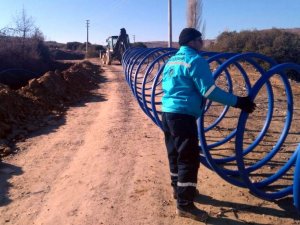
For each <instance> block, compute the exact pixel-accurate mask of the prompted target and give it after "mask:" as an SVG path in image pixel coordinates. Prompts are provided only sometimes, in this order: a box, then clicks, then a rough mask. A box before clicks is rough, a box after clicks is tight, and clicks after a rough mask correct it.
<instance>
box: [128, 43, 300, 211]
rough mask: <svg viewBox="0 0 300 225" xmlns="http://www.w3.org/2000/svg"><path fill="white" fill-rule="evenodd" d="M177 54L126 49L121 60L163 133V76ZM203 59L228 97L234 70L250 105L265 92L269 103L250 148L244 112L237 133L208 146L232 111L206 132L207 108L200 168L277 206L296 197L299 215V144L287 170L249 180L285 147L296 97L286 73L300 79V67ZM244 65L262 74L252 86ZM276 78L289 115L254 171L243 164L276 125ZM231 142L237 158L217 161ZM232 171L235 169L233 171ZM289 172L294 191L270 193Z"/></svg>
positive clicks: (254, 58)
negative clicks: (218, 149)
mask: <svg viewBox="0 0 300 225" xmlns="http://www.w3.org/2000/svg"><path fill="white" fill-rule="evenodd" d="M176 52H177V49H171V48H132V49H128V50H127V51H126V52H125V53H124V55H123V60H122V65H123V69H124V73H125V78H126V81H127V83H128V85H129V86H130V88H131V90H132V93H133V95H134V96H135V98H136V99H137V101H138V104H139V106H140V107H141V109H142V110H143V111H144V113H145V114H146V115H147V116H148V117H149V118H150V119H151V120H152V121H153V122H154V123H155V124H156V125H157V126H158V127H160V128H162V123H161V117H160V115H161V111H160V107H161V97H162V94H163V91H162V88H161V81H162V71H163V68H164V65H165V63H166V62H167V60H168V59H169V58H170V57H171V56H172V55H174V54H175V53H176ZM199 54H201V55H202V57H204V58H205V59H206V60H207V62H208V63H209V64H216V65H217V69H216V70H215V71H214V72H213V76H214V79H215V80H217V79H218V78H219V77H220V76H221V75H222V74H224V75H225V78H226V85H227V91H228V92H233V89H234V87H233V82H232V74H230V67H232V66H234V67H235V68H236V69H237V70H238V71H239V73H240V74H241V75H242V78H243V81H244V84H245V89H246V94H247V95H249V97H250V98H251V99H252V100H255V99H256V97H257V96H258V94H259V92H260V91H261V90H262V89H263V88H265V90H266V92H267V97H268V103H267V113H266V117H265V121H264V124H263V126H262V128H261V130H260V132H259V134H258V135H257V136H256V137H255V139H254V140H253V142H252V143H251V144H249V146H247V147H246V148H244V146H243V142H244V141H243V140H244V137H245V131H246V124H247V122H248V117H249V115H248V114H247V113H245V112H240V115H239V117H238V121H237V124H236V126H235V129H233V130H232V131H231V132H230V133H229V134H228V135H226V137H224V138H223V139H222V140H218V141H215V142H214V143H210V144H208V143H207V136H206V135H207V133H208V132H209V131H210V130H212V129H213V128H217V127H218V126H219V124H220V123H221V122H222V120H223V119H224V118H225V117H226V115H227V113H228V111H229V108H230V107H229V106H224V109H223V110H222V112H221V113H220V115H219V116H218V118H217V119H215V120H214V122H212V123H211V124H209V125H207V126H206V127H205V126H204V124H205V123H204V120H205V118H206V117H208V116H209V108H210V107H211V106H212V102H210V101H207V103H206V108H205V112H204V113H203V115H202V116H201V118H199V119H198V121H197V123H198V131H199V132H198V133H199V140H200V145H199V150H200V156H201V157H200V160H201V163H202V164H204V165H205V166H206V167H208V168H209V169H211V170H214V171H215V172H216V173H217V174H218V175H219V176H221V177H222V178H223V179H224V180H226V181H227V182H229V183H231V184H234V185H237V186H239V187H244V188H249V190H250V192H251V193H252V194H254V195H255V196H258V197H260V198H263V199H267V200H275V199H278V198H282V197H285V196H287V195H290V194H293V198H294V205H295V207H296V208H297V210H298V211H299V212H300V193H299V192H300V155H299V154H300V153H299V152H300V144H299V146H298V148H297V149H296V150H295V151H294V152H293V153H292V155H291V157H290V158H289V159H288V160H287V161H286V162H283V163H284V165H282V166H281V167H280V169H278V171H276V172H275V173H274V174H272V175H270V176H266V177H264V178H263V179H261V180H259V181H253V180H251V176H252V175H253V174H255V173H258V170H259V169H260V168H262V167H263V166H265V165H267V164H268V163H269V162H270V161H271V160H272V159H273V158H274V157H275V156H276V154H278V153H279V152H280V149H281V148H282V146H283V144H284V142H285V141H286V138H287V135H288V133H289V131H290V127H291V124H292V118H293V93H292V89H291V86H290V82H289V80H288V79H287V75H286V74H285V71H287V70H294V71H297V72H298V73H300V65H297V64H293V63H284V64H277V63H276V62H275V61H274V60H273V59H271V58H269V57H266V56H264V55H261V54H257V53H243V54H234V53H216V52H200V53H199ZM245 62H246V63H247V64H248V65H251V66H252V67H253V68H254V69H255V70H256V72H257V73H258V74H260V76H259V78H258V79H257V80H255V82H254V84H253V85H251V82H250V79H249V78H250V77H249V75H248V74H247V68H244V67H243V65H244V63H245ZM275 74H276V75H279V78H280V80H281V82H282V84H283V86H284V93H285V96H286V103H287V109H286V117H285V121H284V126H283V128H282V131H281V134H280V137H279V139H278V140H277V141H276V143H275V144H274V146H273V147H272V148H271V149H268V153H267V154H265V155H264V156H263V157H262V158H261V159H260V160H259V161H257V162H255V163H253V164H252V165H247V163H245V157H247V155H248V154H250V153H252V152H254V150H255V148H257V146H258V145H259V144H260V143H261V142H262V140H263V139H264V138H265V137H266V135H267V132H268V130H269V128H270V124H271V122H272V119H273V111H274V100H275V99H274V93H273V87H272V85H271V83H270V79H271V78H272V77H273V76H274V75H275ZM232 140H234V141H235V153H234V154H233V155H231V156H220V157H219V158H214V156H213V150H214V148H216V147H219V146H222V145H223V144H225V143H228V142H230V141H232ZM200 146H201V148H200ZM227 165H231V166H230V168H231V169H229V168H226V166H227ZM232 167H234V168H236V169H232ZM290 170H294V179H293V183H292V184H290V185H282V186H281V187H280V188H276V189H275V190H272V191H270V189H272V185H273V184H274V183H276V182H278V181H280V179H282V177H283V176H285V175H286V174H287V173H288V171H290ZM273 189H274V188H273Z"/></svg>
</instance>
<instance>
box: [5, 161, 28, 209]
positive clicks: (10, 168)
mask: <svg viewBox="0 0 300 225" xmlns="http://www.w3.org/2000/svg"><path fill="white" fill-rule="evenodd" d="M22 173H23V171H22V169H21V168H20V167H18V166H14V165H11V164H8V163H3V162H0V207H2V206H5V205H8V204H9V203H10V202H11V201H12V200H11V199H10V198H9V194H8V191H9V188H10V187H11V186H12V185H11V183H9V179H11V178H12V177H13V176H18V175H21V174H22Z"/></svg>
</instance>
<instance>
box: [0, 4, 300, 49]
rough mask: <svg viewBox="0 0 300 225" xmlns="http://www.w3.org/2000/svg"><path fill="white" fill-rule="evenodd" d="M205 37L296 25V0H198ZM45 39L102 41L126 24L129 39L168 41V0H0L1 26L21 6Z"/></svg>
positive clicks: (180, 24)
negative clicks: (228, 32) (201, 3)
mask: <svg viewBox="0 0 300 225" xmlns="http://www.w3.org/2000/svg"><path fill="white" fill-rule="evenodd" d="M202 2H203V8H202V19H203V20H204V21H205V24H206V29H205V38H206V39H215V38H216V37H217V36H218V35H219V34H221V33H222V32H223V31H241V30H253V29H258V30H260V29H269V28H273V27H276V28H300V0H202ZM186 4H187V0H172V39H173V41H177V40H178V36H179V33H180V31H181V30H182V29H183V28H185V27H186V11H187V10H186ZM23 8H24V9H25V12H26V14H27V15H28V16H31V17H32V18H33V21H34V24H35V25H36V26H37V27H39V29H40V30H41V31H42V33H43V34H44V36H45V38H46V40H47V41H57V42H60V43H66V42H71V41H79V42H85V41H86V40H87V37H86V31H87V30H86V20H89V23H90V25H89V42H91V43H93V44H105V40H106V38H107V37H109V36H111V35H119V33H120V29H121V28H125V29H126V31H127V33H128V34H129V38H130V40H131V42H133V40H135V42H140V41H141V42H145V41H168V38H169V34H168V0H0V12H1V14H0V29H1V28H4V27H14V18H16V17H17V15H18V14H19V15H20V13H21V12H22V9H23Z"/></svg>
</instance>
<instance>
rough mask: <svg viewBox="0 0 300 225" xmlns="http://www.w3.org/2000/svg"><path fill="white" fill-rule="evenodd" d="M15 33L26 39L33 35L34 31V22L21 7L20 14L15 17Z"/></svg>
mask: <svg viewBox="0 0 300 225" xmlns="http://www.w3.org/2000/svg"><path fill="white" fill-rule="evenodd" d="M14 20H15V25H16V27H15V31H16V32H17V33H19V34H20V36H21V37H23V38H27V37H30V36H31V35H32V34H34V31H35V29H36V27H35V25H34V20H33V18H32V17H31V16H28V15H27V14H26V11H25V9H24V7H23V9H22V12H21V13H20V14H18V15H17V16H16V17H15V19H14Z"/></svg>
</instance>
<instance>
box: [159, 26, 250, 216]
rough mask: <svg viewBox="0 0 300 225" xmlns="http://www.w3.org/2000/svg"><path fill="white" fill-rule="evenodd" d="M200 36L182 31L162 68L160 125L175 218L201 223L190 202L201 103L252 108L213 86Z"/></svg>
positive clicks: (196, 165) (246, 100)
mask: <svg viewBox="0 0 300 225" xmlns="http://www.w3.org/2000/svg"><path fill="white" fill-rule="evenodd" d="M201 36H202V34H201V33H200V32H199V31H198V30H196V29H194V28H184V29H183V30H182V31H181V33H180V35H179V45H180V49H179V51H178V52H177V53H176V54H175V55H174V56H172V57H171V58H170V59H169V60H168V62H167V63H166V65H165V68H164V71H163V80H162V88H163V92H164V94H163V98H162V112H163V113H162V124H163V131H164V136H165V144H166V148H167V153H168V159H169V167H170V175H171V185H172V187H173V196H174V198H175V199H177V214H178V215H179V216H182V217H188V218H192V219H195V220H198V221H205V220H206V219H207V218H208V214H207V212H205V211H203V210H200V209H198V208H197V207H196V206H195V205H194V201H193V199H194V196H195V193H196V186H197V175H198V169H199V165H200V161H199V146H198V143H199V142H198V131H197V123H196V120H197V118H198V117H200V116H201V114H202V113H203V110H204V107H205V104H204V103H205V99H206V98H207V99H210V100H212V101H216V102H219V103H221V104H223V105H229V106H233V107H236V108H240V109H242V110H244V111H246V112H248V113H252V112H253V111H254V110H255V107H256V105H255V103H253V102H252V101H251V100H250V99H249V98H248V97H238V96H235V95H233V94H230V93H228V92H225V91H223V90H222V89H220V88H218V87H217V86H216V85H215V82H214V79H213V76H212V73H211V71H210V68H209V65H208V63H207V62H206V60H205V59H204V58H202V57H201V56H200V55H199V51H200V50H201V49H202V47H203V40H202V37H201Z"/></svg>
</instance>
